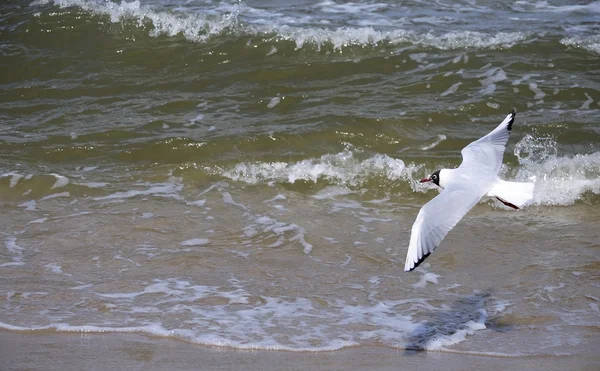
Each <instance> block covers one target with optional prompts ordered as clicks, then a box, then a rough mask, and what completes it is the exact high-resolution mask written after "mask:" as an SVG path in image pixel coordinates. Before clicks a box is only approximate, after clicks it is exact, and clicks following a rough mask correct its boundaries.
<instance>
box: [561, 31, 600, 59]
mask: <svg viewBox="0 0 600 371" xmlns="http://www.w3.org/2000/svg"><path fill="white" fill-rule="evenodd" d="M560 43H561V44H563V45H566V46H574V47H577V48H583V49H586V50H589V51H591V52H594V53H596V54H600V35H593V36H573V37H565V38H562V39H561V40H560Z"/></svg>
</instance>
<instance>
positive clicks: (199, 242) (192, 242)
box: [180, 238, 210, 246]
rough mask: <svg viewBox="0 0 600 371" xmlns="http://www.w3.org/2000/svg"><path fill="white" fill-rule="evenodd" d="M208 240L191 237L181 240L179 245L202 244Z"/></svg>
mask: <svg viewBox="0 0 600 371" xmlns="http://www.w3.org/2000/svg"><path fill="white" fill-rule="evenodd" d="M209 242H210V241H209V240H208V238H192V239H190V240H186V241H183V242H182V243H180V245H181V246H204V245H206V244H208V243H209Z"/></svg>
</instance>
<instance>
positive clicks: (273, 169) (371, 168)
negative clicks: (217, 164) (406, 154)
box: [220, 151, 410, 185]
mask: <svg viewBox="0 0 600 371" xmlns="http://www.w3.org/2000/svg"><path fill="white" fill-rule="evenodd" d="M405 169H406V166H405V165H404V162H403V161H402V160H400V159H395V158H392V157H389V156H387V155H379V154H378V155H375V156H372V157H370V158H367V159H365V160H362V161H360V160H358V159H357V158H355V156H354V153H353V152H351V151H344V152H341V153H337V154H333V155H330V154H328V155H323V156H321V157H320V158H313V159H307V160H301V161H298V162H295V163H287V162H255V163H239V164H237V165H236V166H235V167H233V168H232V169H229V170H225V171H222V172H221V173H220V175H222V176H225V177H227V178H229V179H232V180H235V181H242V182H245V183H250V184H255V183H260V182H266V181H277V182H282V183H295V182H296V181H310V182H317V181H318V180H319V179H323V180H327V181H329V182H334V183H339V184H344V185H357V184H360V183H361V182H362V181H363V180H365V179H367V178H368V177H371V176H383V177H385V178H388V179H390V180H398V179H402V178H406V177H407V174H409V173H410V171H405ZM408 170H410V169H408Z"/></svg>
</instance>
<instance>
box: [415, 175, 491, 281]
mask: <svg viewBox="0 0 600 371" xmlns="http://www.w3.org/2000/svg"><path fill="white" fill-rule="evenodd" d="M478 188H479V187H475V186H472V185H469V184H459V185H452V186H449V187H447V188H445V189H444V190H443V191H442V193H440V194H439V195H437V196H436V197H435V198H433V199H432V200H431V201H429V202H428V203H426V204H425V205H423V207H422V208H421V211H419V214H418V215H417V219H416V220H415V223H414V224H413V226H412V230H411V234H410V244H409V245H408V253H407V254H406V263H405V264H404V270H405V271H406V272H408V271H411V270H413V269H415V268H416V267H417V266H418V265H419V264H421V262H423V260H425V258H426V257H427V256H429V254H431V253H432V252H433V250H435V248H436V247H438V245H439V244H440V242H442V240H443V239H444V237H446V234H448V232H449V231H450V230H451V229H452V228H454V226H455V225H456V223H458V222H459V221H460V220H461V219H462V218H463V216H465V214H466V213H467V212H468V211H469V210H471V208H472V207H473V206H475V204H477V202H479V200H480V199H481V197H482V196H483V194H482V191H481V190H479V189H478Z"/></svg>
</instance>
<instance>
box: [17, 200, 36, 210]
mask: <svg viewBox="0 0 600 371" xmlns="http://www.w3.org/2000/svg"><path fill="white" fill-rule="evenodd" d="M18 206H19V207H24V208H25V210H26V211H35V207H36V206H37V203H36V202H35V200H29V201H25V202H23V203H22V204H19V205H18Z"/></svg>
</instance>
